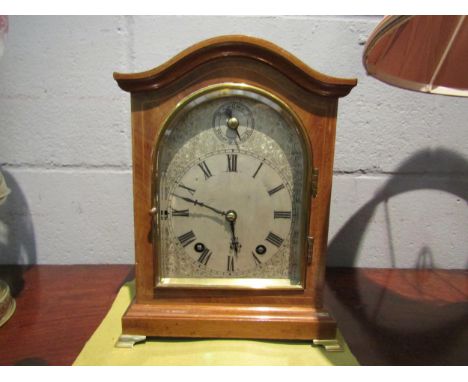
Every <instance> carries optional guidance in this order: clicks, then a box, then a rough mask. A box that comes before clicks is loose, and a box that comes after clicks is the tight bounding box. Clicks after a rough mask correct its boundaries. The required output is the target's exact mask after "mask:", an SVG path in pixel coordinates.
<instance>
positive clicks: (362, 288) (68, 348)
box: [0, 265, 468, 365]
mask: <svg viewBox="0 0 468 382" xmlns="http://www.w3.org/2000/svg"><path fill="white" fill-rule="evenodd" d="M0 277H3V278H4V279H6V280H8V281H9V283H10V284H11V285H12V289H13V292H14V293H15V295H16V301H17V309H16V312H15V314H14V316H13V317H12V319H11V320H10V321H8V322H7V323H6V324H5V325H4V326H2V327H0V365H18V364H19V365H30V364H34V365H70V364H71V363H72V362H73V361H74V359H75V358H76V357H77V356H78V354H79V352H80V351H81V349H82V348H83V346H84V345H85V343H86V341H87V340H88V338H89V337H90V336H91V335H92V333H93V332H94V330H95V329H96V328H97V326H98V325H99V323H100V322H101V320H102V319H103V318H104V316H105V314H106V313H107V311H108V310H109V308H110V306H111V304H112V301H113V300H114V298H115V296H116V294H117V291H118V290H119V288H120V286H121V285H122V284H123V283H124V282H125V281H126V280H129V279H131V278H132V277H133V267H132V266H129V265H89V266H86V265H73V266H48V265H47V266H34V267H30V268H25V267H12V266H2V267H0ZM325 303H326V305H327V307H328V309H329V310H330V311H331V312H332V314H333V315H334V317H335V318H336V319H337V321H338V326H339V328H340V330H341V332H342V333H343V335H344V337H345V339H346V341H347V343H348V345H349V346H350V348H351V351H352V352H353V354H354V355H355V356H356V358H357V359H358V361H359V362H360V363H361V364H363V365H468V271H440V270H396V269H394V270H388V269H386V270H377V269H374V270H371V269H333V268H332V269H328V270H327V283H326V289H325Z"/></svg>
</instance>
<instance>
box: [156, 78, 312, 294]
mask: <svg viewBox="0 0 468 382" xmlns="http://www.w3.org/2000/svg"><path fill="white" fill-rule="evenodd" d="M300 134H301V130H300V126H299V124H298V122H297V120H296V119H295V118H294V116H293V115H292V113H291V112H290V111H289V110H288V109H287V107H286V106H284V104H282V103H281V101H280V100H278V99H277V98H275V97H274V96H272V95H270V94H269V93H266V92H264V91H260V90H259V89H256V88H253V87H249V86H246V85H234V84H225V85H219V86H213V87H211V88H207V89H204V90H203V91H199V92H198V93H196V94H193V95H191V96H189V97H188V98H187V99H186V100H185V101H183V102H182V103H181V104H180V105H179V106H178V107H177V108H176V110H175V111H174V112H173V113H172V115H171V117H169V119H168V121H167V122H166V125H165V131H164V138H163V139H162V140H161V142H160V145H159V148H158V156H157V159H156V179H155V193H154V200H155V205H156V206H157V207H158V208H157V212H158V215H157V219H156V228H157V229H156V231H155V232H156V233H155V235H156V241H157V243H158V245H157V249H158V251H157V261H158V264H159V269H160V274H159V275H158V276H157V280H156V284H157V285H178V284H187V283H188V284H190V285H192V284H195V285H196V284H197V283H200V284H202V285H213V286H225V285H235V286H240V287H254V286H255V285H256V283H257V284H258V283H263V284H262V285H271V286H281V287H284V286H297V285H299V284H300V283H301V282H302V274H303V272H302V270H303V266H304V264H303V260H302V259H303V256H302V255H303V253H304V248H303V246H304V236H305V232H306V228H307V221H308V220H307V219H308V216H307V209H306V208H304V207H303V206H304V205H305V203H304V202H305V200H306V198H305V194H306V192H305V189H306V185H305V179H306V176H305V174H306V171H307V163H308V160H307V159H308V157H307V155H309V154H308V153H307V152H306V149H305V148H304V145H303V144H302V142H303V141H302V139H303V137H301V135H300Z"/></svg>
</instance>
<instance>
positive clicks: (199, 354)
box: [73, 282, 358, 366]
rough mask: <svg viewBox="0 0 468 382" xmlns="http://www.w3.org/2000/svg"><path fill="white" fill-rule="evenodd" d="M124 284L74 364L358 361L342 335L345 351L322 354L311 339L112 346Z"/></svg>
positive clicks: (126, 296)
mask: <svg viewBox="0 0 468 382" xmlns="http://www.w3.org/2000/svg"><path fill="white" fill-rule="evenodd" d="M134 292H135V291H134V283H133V282H132V283H128V284H126V285H124V286H123V287H122V288H121V290H120V292H119V294H118V295H117V298H116V299H115V301H114V303H113V305H112V307H111V309H110V311H109V312H108V313H107V316H106V317H105V318H104V320H103V322H102V323H101V325H99V327H98V328H97V330H96V332H95V333H94V334H93V335H92V336H91V338H90V339H89V340H88V342H87V343H86V345H85V347H84V348H83V350H82V351H81V353H80V355H79V356H78V358H77V359H76V360H75V362H74V363H73V364H74V365H77V366H86V365H88V366H89V365H154V366H163V365H170V366H182V365H205V366H209V365H229V366H237V365H239V366H241V365H258V366H268V365H283V366H287V365H296V366H299V365H310V366H312V365H317V366H318V365H358V362H357V361H356V359H355V358H354V356H353V355H352V354H351V352H350V350H349V348H348V346H347V345H346V343H345V342H344V340H343V338H342V337H341V335H340V336H339V337H338V338H339V340H340V342H341V344H342V345H343V346H344V349H345V351H344V352H337V353H333V352H326V351H325V350H324V349H323V348H322V347H320V346H314V345H312V344H311V342H304V341H301V342H298V341H256V340H255V341H253V340H225V339H214V340H212V339H209V340H208V339H206V340H205V339H203V340H200V339H189V340H187V339H183V340H182V339H160V338H151V339H147V341H146V342H144V343H139V344H136V345H135V347H134V348H133V349H123V348H116V347H115V343H116V342H117V339H118V338H119V336H120V333H121V329H122V326H121V317H122V315H123V313H124V312H125V310H126V309H127V307H128V306H129V304H130V302H131V300H132V298H133V296H134Z"/></svg>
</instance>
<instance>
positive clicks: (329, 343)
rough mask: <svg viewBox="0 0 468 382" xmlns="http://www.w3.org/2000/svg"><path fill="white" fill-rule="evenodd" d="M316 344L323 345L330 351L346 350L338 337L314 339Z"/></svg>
mask: <svg viewBox="0 0 468 382" xmlns="http://www.w3.org/2000/svg"><path fill="white" fill-rule="evenodd" d="M313 342H314V345H321V346H323V347H324V348H325V350H326V351H329V352H339V351H344V349H343V346H341V343H340V342H339V341H338V340H337V339H328V340H318V339H315V340H313Z"/></svg>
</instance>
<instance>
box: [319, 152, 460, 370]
mask: <svg viewBox="0 0 468 382" xmlns="http://www.w3.org/2000/svg"><path fill="white" fill-rule="evenodd" d="M429 170H430V172H431V173H436V174H442V176H440V177H435V176H429V174H428V173H429ZM395 172H396V173H397V174H422V175H421V176H417V177H416V176H415V177H405V182H401V181H400V180H401V177H400V176H398V175H397V176H394V177H392V178H390V179H389V180H388V182H386V183H385V184H384V185H383V186H382V187H381V188H380V189H379V190H378V192H377V193H376V195H375V196H374V197H373V198H372V199H371V200H369V201H368V202H367V203H366V204H364V205H363V206H362V207H361V208H360V209H359V210H358V211H357V212H356V213H355V214H353V216H351V218H349V220H348V221H347V222H346V223H345V224H344V226H343V227H342V228H341V229H340V230H339V232H338V233H337V234H336V235H335V236H334V237H333V239H332V240H331V242H330V245H329V247H328V255H327V256H328V265H329V266H330V265H332V264H333V265H337V264H340V267H349V268H353V267H354V266H355V264H356V261H357V257H358V253H359V247H360V244H361V241H362V240H363V238H364V234H365V232H366V229H367V227H368V225H370V224H371V223H372V217H373V215H374V212H375V210H376V208H377V207H378V206H379V205H380V204H381V203H383V205H384V208H387V202H388V201H389V199H390V198H392V197H394V196H396V195H399V194H402V193H405V192H408V191H414V190H423V189H424V190H427V189H430V190H431V189H432V190H440V191H445V192H448V193H451V194H453V195H456V196H457V197H459V198H460V199H462V200H464V201H465V202H466V201H468V186H467V185H468V182H467V178H468V161H467V160H466V159H465V158H464V157H463V156H461V155H459V154H457V153H455V152H452V151H449V150H445V149H437V150H431V149H425V150H421V151H419V152H417V153H415V154H414V155H412V156H411V157H410V158H408V159H407V160H405V161H404V162H403V163H402V164H401V165H400V166H399V167H398V169H397V170H396V171H395ZM426 175H427V176H426ZM461 178H463V179H461ZM465 207H466V205H465ZM386 216H387V221H386V224H387V232H388V233H389V235H388V236H389V239H388V240H389V241H390V243H389V244H390V245H389V248H390V256H391V259H390V263H391V264H393V267H394V268H395V267H396V265H395V264H396V261H395V254H394V252H393V245H392V242H396V241H397V240H398V237H394V236H392V235H391V233H392V230H391V222H390V221H389V218H388V216H389V215H388V213H387V214H386ZM418 223H419V222H415V224H418ZM415 268H417V269H420V270H425V269H426V270H430V269H433V268H434V260H433V254H432V251H431V248H429V247H423V248H422V249H421V250H420V252H419V254H418V259H417V261H416V264H415ZM348 271H349V272H346V270H336V272H330V273H332V275H330V277H327V290H328V296H326V298H328V301H329V308H330V309H331V311H332V313H333V314H334V315H335V318H336V319H337V321H338V325H339V327H340V329H341V331H342V332H343V335H344V337H345V338H346V337H353V336H354V337H356V327H358V328H359V329H358V332H359V334H358V335H359V336H360V338H361V340H362V339H364V338H365V339H366V340H365V343H366V346H367V349H365V347H363V348H361V349H358V348H356V349H353V348H351V350H352V351H353V352H355V351H356V353H357V352H361V354H360V355H359V356H358V354H356V353H355V355H357V356H358V358H359V359H360V361H361V362H363V360H364V363H366V364H393V365H411V364H426V365H427V364H466V363H467V362H468V350H467V347H466V345H467V343H468V331H467V330H466V328H467V327H468V296H466V298H465V299H464V301H461V302H453V303H450V302H441V301H429V300H427V299H425V300H424V299H422V300H418V299H414V298H413V299H412V298H409V297H408V296H405V295H403V294H401V293H398V290H396V288H394V286H395V282H394V281H395V280H392V279H391V277H392V276H391V273H388V276H386V277H387V279H385V277H383V278H382V279H381V280H380V282H379V283H376V282H375V281H373V280H371V279H370V278H368V277H364V276H363V274H364V273H363V272H362V271H356V270H355V271H352V270H348ZM340 273H341V274H342V277H344V278H343V280H344V281H343V282H341V281H339V280H336V279H334V280H332V279H333V278H336V277H335V276H334V275H333V274H337V275H340ZM344 282H346V285H341V284H343V283H344ZM443 282H446V283H447V288H450V287H453V285H448V284H449V283H448V281H443ZM336 285H341V286H340V287H339V288H336ZM392 288H393V289H392ZM461 293H464V292H463V291H461ZM370 301H372V302H371V304H372V307H370V306H368V304H369V303H370ZM327 305H328V304H327ZM340 317H341V322H340ZM346 319H348V320H353V321H354V322H355V325H354V326H351V325H348V322H346ZM356 323H357V324H356ZM357 341H358V342H359V339H357ZM460 343H462V344H463V343H464V345H465V348H464V351H463V352H462V354H458V355H455V356H454V355H453V352H452V347H453V346H455V345H457V344H458V345H457V346H459V345H460ZM361 345H362V343H361ZM372 353H373V354H374V355H377V356H376V357H374V358H372V357H371V354H372ZM448 354H450V356H448ZM367 355H369V357H367ZM377 359H379V360H380V361H376V360H377Z"/></svg>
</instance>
